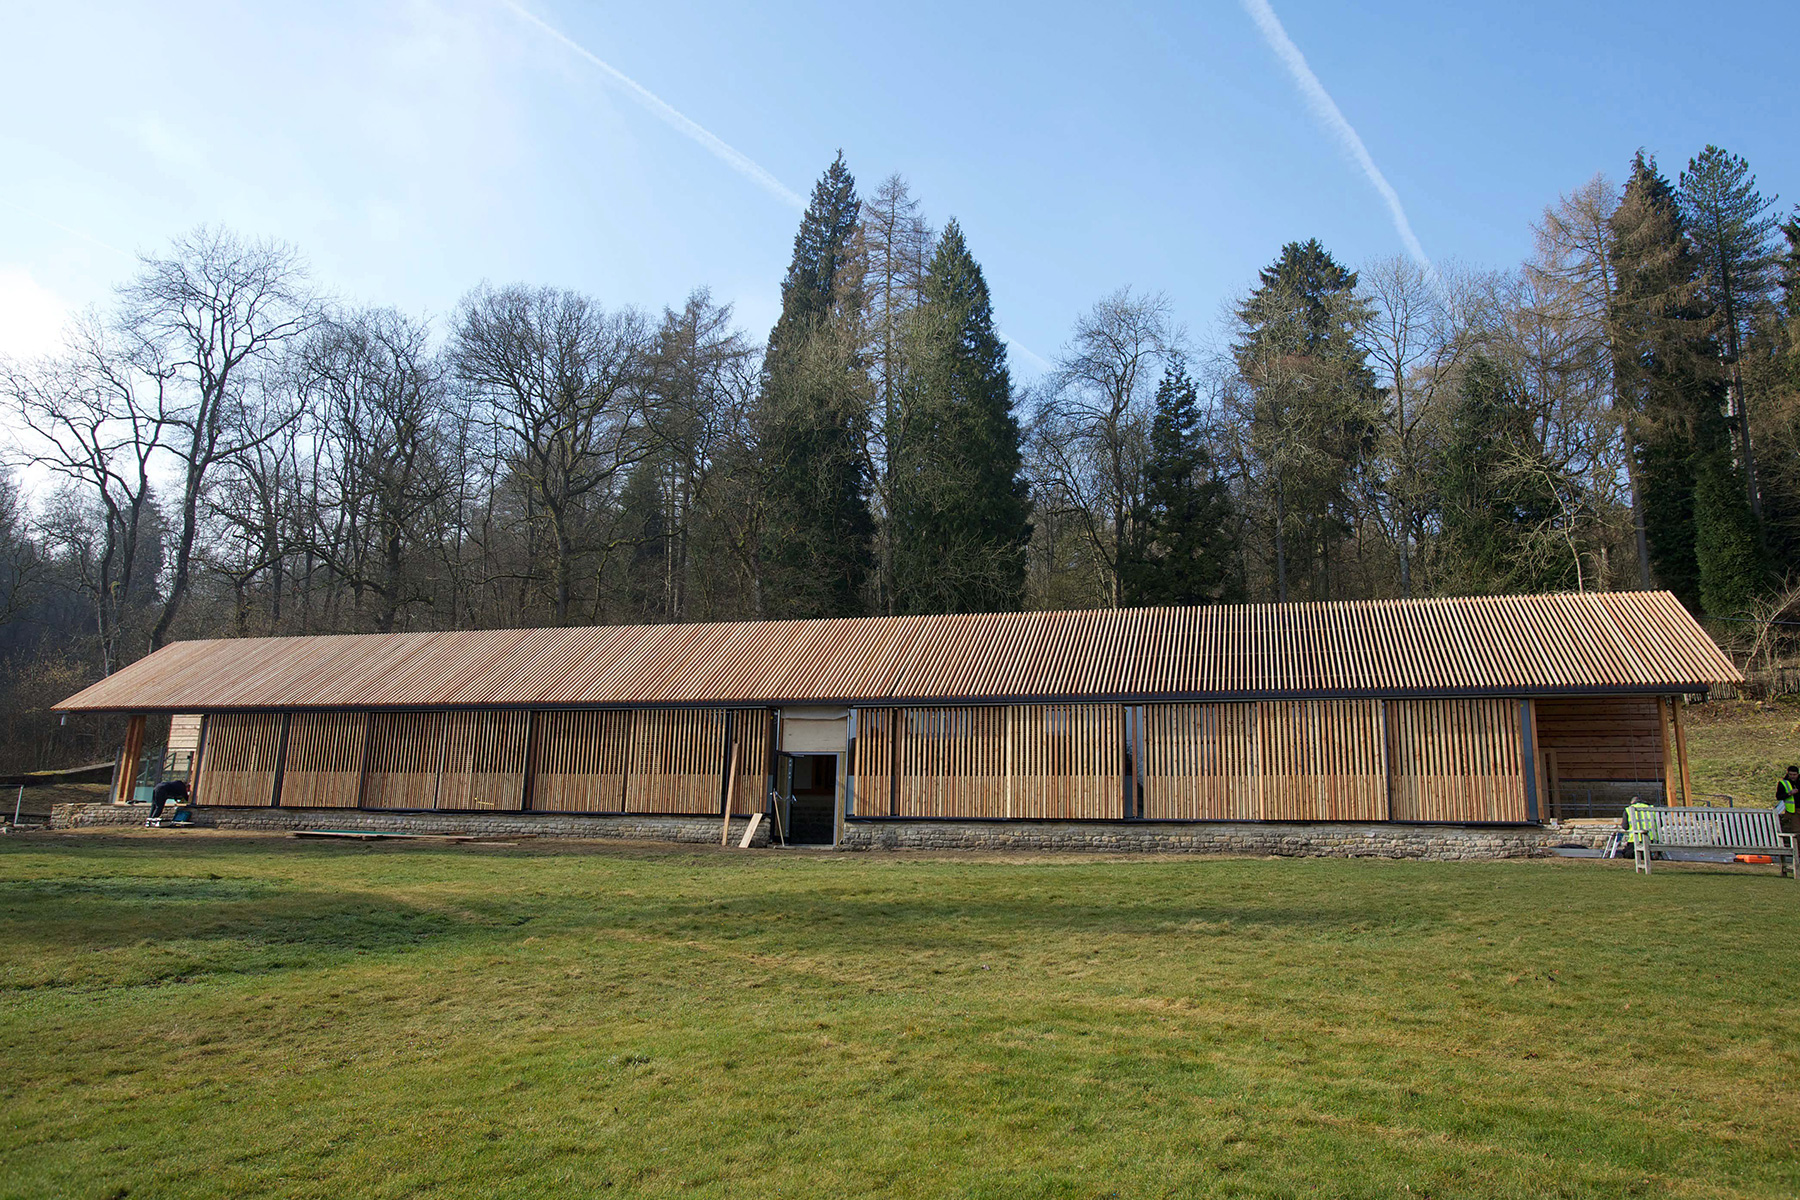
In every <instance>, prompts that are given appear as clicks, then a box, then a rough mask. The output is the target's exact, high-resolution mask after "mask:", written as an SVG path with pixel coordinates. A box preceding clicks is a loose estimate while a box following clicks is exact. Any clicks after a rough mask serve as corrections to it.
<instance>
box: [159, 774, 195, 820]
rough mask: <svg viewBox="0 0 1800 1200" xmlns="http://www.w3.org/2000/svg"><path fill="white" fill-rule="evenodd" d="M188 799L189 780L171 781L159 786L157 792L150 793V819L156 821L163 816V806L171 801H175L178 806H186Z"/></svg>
mask: <svg viewBox="0 0 1800 1200" xmlns="http://www.w3.org/2000/svg"><path fill="white" fill-rule="evenodd" d="M187 798H188V785H187V780H185V779H170V780H168V781H166V782H164V783H159V784H157V785H156V790H155V791H154V792H151V793H150V819H151V820H152V821H154V820H156V819H157V818H158V817H160V816H162V811H163V805H165V804H167V803H168V802H169V801H171V800H173V801H175V803H177V804H186V803H187Z"/></svg>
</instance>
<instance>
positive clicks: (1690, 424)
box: [1610, 151, 1763, 616]
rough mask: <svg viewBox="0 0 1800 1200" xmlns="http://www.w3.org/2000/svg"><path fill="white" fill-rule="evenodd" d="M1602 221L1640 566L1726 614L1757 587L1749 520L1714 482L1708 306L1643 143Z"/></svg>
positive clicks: (1721, 460)
mask: <svg viewBox="0 0 1800 1200" xmlns="http://www.w3.org/2000/svg"><path fill="white" fill-rule="evenodd" d="M1611 224H1612V232H1613V249H1612V255H1613V266H1614V276H1615V279H1616V281H1617V282H1616V288H1615V293H1614V299H1613V307H1612V313H1611V321H1610V324H1611V334H1612V343H1613V379H1614V389H1615V393H1616V395H1617V397H1618V402H1619V403H1620V404H1621V405H1624V406H1628V407H1629V408H1630V409H1631V411H1632V412H1633V414H1634V416H1635V417H1636V419H1635V420H1634V422H1633V423H1632V427H1633V429H1634V431H1635V432H1636V435H1637V438H1636V440H1637V444H1636V445H1634V446H1633V447H1632V448H1631V449H1632V453H1633V454H1634V455H1635V456H1636V458H1637V461H1638V468H1639V478H1640V480H1641V481H1642V484H1643V489H1644V495H1643V501H1642V503H1643V509H1644V530H1645V535H1646V538H1647V540H1648V543H1649V548H1650V566H1651V571H1652V573H1653V575H1654V576H1655V579H1656V582H1657V583H1658V585H1659V586H1661V587H1665V588H1668V589H1669V590H1670V591H1672V592H1674V593H1675V594H1676V595H1677V596H1678V597H1680V598H1681V601H1682V603H1684V604H1686V605H1687V606H1688V607H1689V608H1691V609H1693V610H1694V611H1696V612H1709V613H1712V614H1713V615H1717V616H1727V615H1732V614H1733V613H1734V612H1735V611H1736V609H1737V607H1739V603H1738V600H1737V599H1736V598H1738V597H1741V596H1744V595H1746V594H1749V593H1753V592H1754V591H1755V590H1757V589H1758V588H1760V587H1761V586H1762V574H1763V572H1762V568H1761V565H1760V562H1754V563H1753V562H1751V561H1748V560H1747V559H1746V555H1745V552H1744V549H1743V546H1742V536H1743V530H1744V529H1745V528H1746V527H1747V528H1749V529H1750V530H1751V531H1752V539H1751V544H1752V546H1755V545H1758V544H1759V539H1757V538H1756V537H1755V536H1754V531H1755V529H1756V523H1755V522H1756V518H1755V516H1754V514H1753V513H1751V512H1750V511H1749V500H1748V497H1747V496H1746V495H1745V493H1744V490H1743V489H1742V488H1741V487H1739V488H1738V489H1737V497H1738V499H1737V501H1736V503H1735V505H1734V503H1733V502H1732V501H1731V500H1730V499H1728V498H1727V496H1726V495H1725V494H1724V492H1723V491H1722V489H1721V488H1720V487H1719V486H1718V481H1719V478H1720V475H1719V473H1720V471H1721V470H1723V469H1729V468H1730V466H1731V460H1730V429H1729V426H1728V425H1727V423H1726V418H1725V415H1724V414H1725V404H1726V378H1725V374H1724V371H1723V370H1722V367H1721V355H1720V351H1719V344H1718V341H1717V339H1716V338H1715V337H1714V336H1713V329H1714V317H1715V313H1714V311H1713V309H1712V307H1711V305H1710V304H1709V302H1708V296H1707V294H1706V292H1705V291H1704V290H1703V288H1702V264H1701V262H1700V259H1699V256H1698V255H1697V254H1696V253H1695V251H1694V247H1693V244H1692V241H1691V239H1690V238H1689V237H1688V232H1687V229H1686V225H1685V222H1684V220H1683V217H1682V213H1681V209H1680V205H1679V203H1678V197H1677V195H1676V193H1675V190H1674V189H1673V188H1672V187H1670V186H1669V182H1668V180H1667V179H1665V178H1663V176H1662V175H1661V173H1660V172H1658V171H1657V169H1656V162H1655V160H1654V159H1651V158H1649V157H1647V156H1646V155H1644V154H1643V152H1642V151H1640V152H1639V153H1638V155H1637V157H1636V158H1635V159H1634V160H1633V163H1632V171H1631V178H1630V179H1629V180H1627V181H1626V184H1625V193H1624V196H1623V197H1622V198H1621V200H1620V202H1619V208H1618V210H1617V211H1616V212H1615V213H1614V214H1613V218H1612V223H1611ZM1721 455H1723V457H1720V456H1721ZM1703 474H1705V475H1706V476H1707V485H1706V489H1705V490H1706V498H1705V502H1704V503H1701V502H1700V496H1699V492H1700V483H1701V476H1702V475H1703ZM1740 478H1741V477H1740ZM1740 507H1741V509H1742V511H1739V508H1740ZM1751 557H1752V558H1756V557H1759V556H1754V555H1753V556H1751ZM1709 600H1710V603H1709ZM1715 603H1716V604H1725V605H1728V606H1730V607H1727V608H1725V609H1719V608H1714V607H1712V605H1713V604H1715Z"/></svg>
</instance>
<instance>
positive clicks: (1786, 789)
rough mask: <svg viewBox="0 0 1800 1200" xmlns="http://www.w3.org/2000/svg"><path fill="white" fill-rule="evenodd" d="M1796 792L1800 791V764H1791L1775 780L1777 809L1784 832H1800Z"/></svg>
mask: <svg viewBox="0 0 1800 1200" xmlns="http://www.w3.org/2000/svg"><path fill="white" fill-rule="evenodd" d="M1796 793H1800V766H1791V767H1789V768H1788V769H1787V774H1786V775H1783V776H1782V777H1781V778H1780V779H1777V780H1776V781H1775V809H1776V811H1777V812H1779V813H1780V814H1781V832H1783V833H1800V814H1797V813H1795V811H1794V808H1795V799H1796V795H1795V794H1796Z"/></svg>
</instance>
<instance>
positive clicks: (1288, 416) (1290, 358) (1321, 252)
mask: <svg viewBox="0 0 1800 1200" xmlns="http://www.w3.org/2000/svg"><path fill="white" fill-rule="evenodd" d="M1368 317H1369V309H1368V305H1367V304H1366V303H1365V302H1364V301H1362V300H1361V299H1359V298H1358V296H1357V293H1356V272H1354V271H1349V270H1346V269H1345V268H1344V267H1343V266H1341V265H1340V264H1339V263H1338V262H1337V260H1336V259H1334V258H1332V256H1331V254H1330V253H1329V252H1327V251H1326V249H1325V247H1323V246H1321V245H1320V244H1319V242H1318V240H1317V239H1310V240H1308V241H1306V242H1290V243H1288V244H1287V245H1286V246H1283V247H1282V249H1281V257H1280V258H1278V259H1276V260H1275V262H1274V264H1273V265H1271V266H1269V267H1265V268H1264V269H1263V271H1262V273H1261V275H1260V277H1259V281H1258V286H1257V288H1256V290H1255V291H1254V292H1252V293H1251V294H1250V296H1249V297H1248V298H1247V299H1246V300H1245V301H1244V302H1243V303H1242V304H1241V305H1239V307H1238V339H1237V341H1236V342H1235V343H1234V344H1233V345H1232V353H1233V355H1234V356H1235V358H1236V360H1237V366H1238V374H1239V376H1240V377H1241V378H1242V379H1243V381H1244V383H1245V385H1246V386H1247V388H1248V392H1249V396H1248V400H1249V403H1248V410H1249V411H1248V412H1247V414H1246V417H1247V421H1246V423H1247V425H1248V426H1249V435H1250V436H1249V441H1250V447H1249V449H1250V453H1251V458H1252V460H1253V461H1252V469H1253V473H1254V475H1255V477H1256V478H1255V482H1257V483H1258V484H1259V485H1260V491H1261V492H1262V493H1263V495H1265V496H1266V497H1267V501H1266V507H1265V511H1263V512H1262V513H1261V514H1260V515H1261V518H1262V519H1261V521H1260V524H1261V525H1262V526H1263V528H1264V529H1266V530H1267V534H1268V540H1269V557H1270V559H1271V560H1272V561H1271V566H1273V568H1274V576H1275V581H1274V582H1275V595H1276V598H1277V599H1278V600H1281V601H1283V602H1285V601H1286V600H1287V599H1288V598H1289V593H1290V585H1294V586H1293V590H1298V591H1301V592H1302V595H1306V594H1310V595H1311V597H1312V598H1314V599H1321V600H1324V599H1331V598H1333V597H1334V596H1335V594H1336V588H1335V587H1334V583H1333V573H1332V568H1333V565H1334V563H1335V561H1336V559H1337V557H1338V555H1337V550H1338V548H1339V546H1341V545H1342V544H1343V543H1344V542H1345V541H1346V540H1347V539H1348V537H1349V535H1350V531H1351V525H1352V520H1353V518H1354V509H1355V503H1354V500H1353V497H1352V490H1353V489H1352V484H1353V483H1354V481H1355V479H1356V475H1357V473H1358V472H1359V471H1360V470H1362V468H1363V466H1364V465H1365V463H1366V461H1367V459H1368V457H1369V455H1370V454H1371V452H1372V451H1373V448H1374V438H1375V431H1376V429H1377V427H1378V424H1379V419H1380V396H1379V393H1378V391H1377V389H1376V386H1375V375H1374V373H1373V372H1372V371H1370V370H1369V367H1368V364H1367V362H1366V361H1365V359H1364V357H1363V352H1362V348H1361V347H1360V346H1359V345H1358V342H1357V334H1358V332H1359V330H1360V328H1361V327H1362V325H1363V323H1364V322H1366V321H1367V320H1368Z"/></svg>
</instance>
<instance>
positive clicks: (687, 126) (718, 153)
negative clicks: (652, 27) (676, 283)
mask: <svg viewBox="0 0 1800 1200" xmlns="http://www.w3.org/2000/svg"><path fill="white" fill-rule="evenodd" d="M500 3H501V4H502V5H504V6H505V7H506V8H509V9H511V10H512V12H513V13H514V15H516V16H517V17H518V18H519V19H520V20H521V21H524V22H526V23H527V24H530V25H532V26H534V27H535V28H537V29H539V30H542V31H543V32H544V33H546V34H549V35H550V36H551V37H553V38H555V39H556V40H557V41H558V42H561V43H562V44H563V46H565V47H566V48H567V49H569V50H571V51H573V52H574V53H575V54H578V55H580V56H581V57H582V58H585V59H586V60H587V61H588V62H590V63H592V64H593V65H594V66H596V67H598V68H600V71H601V73H603V74H604V75H605V76H606V77H607V78H608V79H610V80H612V81H613V82H614V83H616V84H618V85H619V86H620V87H622V88H624V89H625V91H626V92H627V93H629V94H630V96H631V98H632V99H633V100H636V101H637V102H638V103H639V104H641V105H643V106H644V107H645V108H646V109H649V110H650V112H651V113H652V114H653V115H654V116H656V117H657V118H658V119H659V120H661V121H662V122H663V123H664V124H666V125H668V126H670V127H671V128H672V129H674V130H675V131H676V132H678V133H680V134H682V135H684V136H686V137H688V138H690V139H692V140H693V141H696V142H698V143H699V144H700V145H701V146H702V147H703V148H704V149H705V150H706V151H707V153H709V154H711V155H712V156H713V157H714V158H716V159H718V160H719V161H720V162H722V163H724V164H725V165H726V166H728V167H730V168H731V169H732V170H734V171H736V172H737V173H738V174H740V175H742V176H744V177H745V178H746V179H749V180H750V181H751V182H752V183H755V184H756V185H757V186H758V187H760V188H762V189H763V190H764V191H765V192H768V193H769V194H770V195H771V196H774V197H775V198H776V199H777V200H780V201H781V202H782V203H783V204H786V205H787V206H788V207H790V208H797V209H804V208H805V207H806V201H805V200H804V199H802V198H801V197H800V194H799V193H798V192H795V191H793V190H791V189H790V188H788V187H786V186H785V185H783V184H782V182H781V181H780V180H779V179H777V178H775V177H774V176H773V175H771V174H769V173H768V172H767V171H765V170H763V169H762V167H760V166H758V165H757V164H756V163H755V162H754V161H752V160H751V159H750V158H749V157H748V156H746V155H744V154H742V153H740V152H739V151H737V150H735V149H733V148H732V147H731V146H729V145H727V144H726V143H725V142H724V141H722V140H721V139H720V138H718V137H717V136H715V135H714V134H713V133H712V132H710V131H709V130H707V129H705V128H703V127H702V126H701V125H699V124H698V123H697V122H695V121H693V120H691V119H690V118H688V117H687V116H686V115H684V114H683V113H681V112H679V111H677V110H676V109H675V108H674V107H672V106H671V105H669V104H668V103H666V102H665V101H664V100H663V99H662V98H661V97H660V96H658V95H657V94H656V93H655V92H652V91H651V90H650V89H649V88H647V87H645V86H644V85H643V84H641V83H639V82H638V81H637V80H635V79H633V78H631V76H629V75H627V74H625V72H623V71H621V70H619V69H618V68H617V67H615V66H613V65H612V64H611V63H609V62H607V61H606V60H605V59H603V58H601V57H600V56H599V55H597V54H595V53H594V52H593V51H591V50H589V49H588V48H587V47H585V46H583V45H582V44H581V43H579V42H577V41H576V40H575V39H574V38H571V37H570V36H569V35H568V34H566V33H564V32H562V30H560V29H557V28H556V27H555V26H553V25H550V24H547V23H546V22H545V21H544V20H543V19H542V18H540V17H539V16H538V15H537V14H535V13H533V12H531V11H530V10H528V9H526V8H523V7H521V6H520V5H518V4H515V3H514V2H513V0H500Z"/></svg>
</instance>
